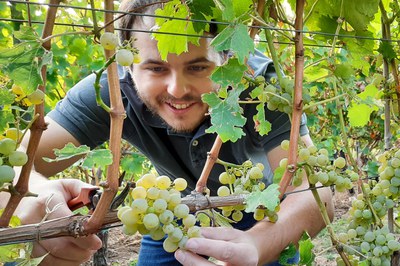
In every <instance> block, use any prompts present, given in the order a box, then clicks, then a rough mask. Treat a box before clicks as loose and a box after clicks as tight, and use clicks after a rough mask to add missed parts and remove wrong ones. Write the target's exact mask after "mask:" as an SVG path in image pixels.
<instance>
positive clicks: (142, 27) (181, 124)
mask: <svg viewBox="0 0 400 266" xmlns="http://www.w3.org/2000/svg"><path fill="white" fill-rule="evenodd" d="M157 2H158V1H155V0H126V1H123V3H122V4H121V9H122V10H123V11H125V12H128V11H130V10H135V12H141V13H146V14H154V10H155V9H156V8H158V7H159V6H160V5H159V4H155V5H154V3H157ZM140 7H142V8H140ZM153 26H154V20H153V19H152V18H148V17H147V18H146V17H143V16H140V17H139V16H136V15H135V14H134V13H131V14H129V15H127V16H125V17H124V18H123V19H122V21H121V24H120V28H122V29H124V28H125V29H134V30H135V31H123V32H121V39H122V40H130V39H131V38H134V39H135V41H134V42H133V45H134V46H135V48H137V49H138V51H139V57H140V59H141V62H140V63H138V64H134V65H132V66H130V67H127V68H120V69H119V76H120V86H121V93H122V98H123V104H124V106H125V110H126V119H125V121H124V128H123V138H124V139H126V140H127V141H129V142H130V143H131V144H132V145H134V146H135V147H136V148H138V149H139V150H140V151H141V152H142V153H143V154H144V155H146V156H147V157H148V158H149V159H150V160H151V162H152V163H153V165H154V167H155V168H156V170H157V172H158V173H159V174H160V175H167V176H169V177H171V178H172V179H173V178H177V177H183V178H185V179H186V180H187V182H188V186H189V188H188V190H187V191H186V193H190V190H193V189H194V188H195V185H196V182H197V179H198V177H199V176H200V174H201V171H202V169H203V167H204V164H205V161H206V159H207V152H208V151H209V150H210V149H211V147H212V144H213V142H214V140H215V137H216V136H215V135H214V134H207V133H206V132H205V131H206V129H207V128H208V127H210V125H211V123H210V118H209V117H208V116H207V111H208V106H207V105H206V104H205V103H203V102H202V101H201V96H202V95H203V94H205V93H209V92H211V91H213V90H216V89H217V86H215V85H214V84H213V83H212V82H211V80H210V79H209V77H210V75H211V73H212V72H213V70H214V69H215V67H216V66H219V65H221V64H222V63H223V62H224V60H225V59H226V54H225V53H217V52H216V51H215V50H214V49H212V48H211V47H209V42H210V39H209V38H202V39H201V40H200V45H198V46H196V45H193V44H189V47H188V48H189V49H188V51H187V52H185V53H182V54H180V55H176V54H169V55H168V56H167V59H166V60H165V61H164V60H161V57H160V54H159V52H158V50H157V41H156V40H154V39H152V38H151V36H150V35H149V34H147V33H143V32H142V33H139V32H137V31H138V30H139V31H148V30H150V29H151V28H152V27H153ZM209 34H211V35H212V34H214V33H212V32H210V33H209ZM248 65H249V66H250V67H251V68H252V71H253V72H254V73H255V75H263V76H264V77H265V78H266V79H267V80H268V79H269V78H271V77H273V76H275V73H274V67H273V65H272V62H271V60H270V59H269V58H267V57H265V56H264V55H263V54H261V53H259V52H256V53H255V54H254V55H252V56H250V58H249V60H248ZM94 80H95V77H94V75H91V76H89V77H87V78H85V79H83V80H82V81H81V82H79V83H78V84H77V85H76V86H75V87H73V88H72V89H71V90H70V91H69V92H68V94H67V96H66V97H65V99H63V100H62V101H61V102H60V103H58V105H57V107H56V109H55V110H53V111H52V112H50V113H49V114H48V116H47V118H46V120H47V121H48V123H49V126H48V130H46V131H45V132H44V135H43V137H42V140H41V142H40V145H39V148H38V154H37V156H36V161H35V167H36V170H37V171H38V172H40V173H42V174H43V175H45V176H50V175H53V174H55V173H57V172H59V171H62V170H63V169H64V168H65V167H67V166H68V165H70V164H71V163H72V162H73V160H70V161H67V162H64V161H63V162H57V163H51V164H48V163H46V162H44V161H43V160H42V157H53V156H54V154H53V149H54V148H62V147H63V146H64V145H65V144H66V143H68V142H72V143H74V144H75V145H81V144H85V145H88V146H90V147H92V148H94V147H96V146H98V145H100V144H101V143H103V142H104V141H107V140H108V138H109V132H110V118H109V114H108V113H107V112H105V111H104V110H103V109H102V108H101V107H98V106H97V104H96V100H95V92H94V88H93V83H94ZM100 83H101V85H102V89H101V97H102V98H103V100H104V102H105V103H106V104H109V92H108V84H107V74H106V73H105V74H104V75H103V76H102V78H101V81H100ZM243 111H244V116H245V117H246V118H247V123H246V125H245V126H244V128H243V130H244V132H245V134H246V136H245V137H243V138H241V139H239V140H238V141H237V142H235V143H232V142H227V143H224V144H223V146H222V148H221V151H220V154H219V157H220V158H221V159H222V160H224V161H228V162H232V163H235V164H241V163H243V162H244V161H246V160H247V159H251V160H252V161H253V162H254V163H263V164H264V165H265V169H264V177H265V178H264V181H265V183H266V185H269V184H270V183H271V181H272V172H273V170H274V169H275V168H276V167H277V166H278V165H279V161H280V160H281V159H282V158H284V157H286V152H285V151H283V150H282V149H281V148H280V146H279V144H280V143H281V141H282V140H284V139H288V138H289V135H290V121H289V117H288V115H287V114H284V113H280V112H272V111H269V110H267V109H266V110H265V112H266V117H267V119H268V121H270V122H271V124H272V130H271V132H270V133H269V134H268V135H267V136H260V135H259V134H258V133H257V132H255V130H254V122H253V120H252V117H253V115H254V114H255V112H256V110H255V106H254V105H246V106H243ZM300 132H301V134H302V135H303V136H306V137H307V136H308V130H307V127H306V125H305V121H303V123H302V125H301V128H300ZM223 170H224V169H223V167H222V166H220V165H216V166H215V167H214V168H213V170H212V173H211V176H210V178H209V182H208V187H209V188H210V190H211V193H212V194H215V192H216V190H217V188H218V187H219V185H220V184H219V181H218V175H219V173H221V172H222V171H223ZM41 180H42V179H41ZM41 182H42V181H41ZM76 182H77V181H76ZM76 182H73V181H71V182H70V183H66V184H65V185H64V190H65V187H67V188H69V187H70V186H72V185H74V186H75V188H76V187H79V186H82V185H81V184H77V183H76ZM303 183H304V185H303V186H302V187H299V188H296V189H302V188H304V187H306V182H303ZM46 184H48V186H53V187H54V185H52V184H57V183H54V182H53V183H50V182H47V183H46V182H42V187H43V186H45V185H46ZM55 189H57V187H56V188H55ZM293 189H294V188H289V190H293ZM67 191H69V190H67ZM74 191H75V190H74ZM60 193H61V195H64V197H63V198H60V199H59V200H58V201H60V202H63V203H65V201H68V199H70V198H71V197H72V196H73V194H74V193H69V194H67V195H66V193H64V192H62V191H60ZM320 193H321V198H322V199H323V201H324V202H325V203H326V205H327V206H328V209H329V210H330V213H332V202H331V194H330V191H329V189H326V190H323V189H322V190H320ZM55 203H57V202H55ZM31 206H33V204H31ZM234 227H235V228H231V229H228V228H205V229H204V230H203V231H202V235H203V237H204V238H195V239H190V240H189V241H188V242H187V246H186V250H178V251H177V252H176V253H175V254H171V253H167V252H165V251H164V250H163V247H162V241H154V240H152V239H151V238H150V237H148V236H144V237H143V240H142V246H141V250H140V254H139V261H138V265H180V264H181V263H182V264H184V265H212V264H213V263H211V262H210V261H208V260H207V259H206V258H205V257H207V256H212V257H214V258H216V259H218V260H220V261H221V262H222V263H225V264H226V265H257V264H261V265H262V264H268V263H275V262H274V261H275V260H276V259H277V258H278V256H279V254H280V253H281V251H282V250H283V249H285V248H286V247H287V245H288V244H289V243H296V242H297V241H298V240H299V238H300V237H301V235H302V233H303V232H304V231H307V232H309V233H310V234H311V235H315V234H317V233H318V232H319V231H320V230H321V229H322V228H323V227H324V222H323V220H322V217H321V215H320V213H319V210H318V207H317V205H316V203H315V202H314V199H313V196H312V194H311V193H308V192H304V193H296V194H292V195H290V196H288V197H287V198H286V199H285V200H284V201H283V202H282V204H281V211H280V212H279V220H278V221H277V222H276V223H270V222H268V221H267V220H265V221H260V222H256V221H255V220H254V219H253V218H252V215H247V216H245V217H244V219H243V220H242V221H241V222H239V223H237V224H235V225H234ZM90 240H91V241H92V243H95V244H92V245H91V246H90V247H91V249H93V248H95V247H97V246H98V239H95V238H93V237H92V238H90ZM66 241H67V240H65V239H60V240H58V241H57V240H53V241H52V242H47V241H42V242H40V243H37V244H36V245H35V247H36V248H35V249H34V253H35V255H36V256H38V255H42V254H44V253H46V252H49V254H50V255H49V256H48V258H47V259H46V261H45V262H44V264H46V263H47V265H56V264H57V263H58V264H59V265H74V264H73V263H71V261H73V262H78V261H82V260H83V259H84V258H86V257H85V256H87V254H88V253H89V252H90V251H88V250H86V253H85V256H83V255H82V254H80V253H79V250H80V247H83V246H84V245H82V242H78V243H71V242H66ZM77 241H79V240H77ZM86 241H87V240H86ZM67 250H73V252H72V253H69V254H71V256H70V257H68V258H66V257H65V256H64V255H62V252H61V251H65V252H67ZM82 250H83V251H84V249H83V248H82ZM270 265H276V264H270Z"/></svg>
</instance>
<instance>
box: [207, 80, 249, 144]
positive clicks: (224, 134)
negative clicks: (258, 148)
mask: <svg viewBox="0 0 400 266" xmlns="http://www.w3.org/2000/svg"><path fill="white" fill-rule="evenodd" d="M243 90H244V86H243V85H242V84H239V86H238V87H237V88H235V89H232V90H230V91H229V92H228V96H227V97H226V98H225V99H221V98H219V97H218V95H217V94H216V93H215V92H211V93H208V94H204V95H203V97H202V99H203V101H204V102H205V103H207V104H208V106H209V113H210V115H211V124H212V126H211V127H209V128H208V129H207V130H206V132H207V133H217V134H218V135H219V136H220V138H221V140H222V141H223V142H226V141H228V140H230V141H232V142H236V141H237V140H238V139H239V138H241V137H242V136H244V135H245V134H244V132H243V129H242V127H243V126H244V124H245V123H246V118H244V117H243V116H242V113H243V109H242V108H241V107H240V106H239V103H238V98H239V95H240V93H241V92H242V91H243Z"/></svg>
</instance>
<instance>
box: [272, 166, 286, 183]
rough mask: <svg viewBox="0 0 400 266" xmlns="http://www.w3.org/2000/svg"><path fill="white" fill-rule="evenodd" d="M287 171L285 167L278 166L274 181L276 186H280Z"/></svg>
mask: <svg viewBox="0 0 400 266" xmlns="http://www.w3.org/2000/svg"><path fill="white" fill-rule="evenodd" d="M285 170H286V168H285V167H280V166H278V167H277V168H275V171H274V181H273V182H274V184H278V183H279V182H280V181H281V179H282V177H283V174H284V173H285Z"/></svg>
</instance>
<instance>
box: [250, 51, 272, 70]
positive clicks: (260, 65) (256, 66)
mask: <svg viewBox="0 0 400 266" xmlns="http://www.w3.org/2000/svg"><path fill="white" fill-rule="evenodd" d="M247 64H248V65H249V66H250V67H251V68H252V69H253V71H254V76H260V75H263V76H265V75H266V74H267V72H268V71H272V70H273V71H274V68H273V67H271V66H273V62H272V59H271V58H269V57H267V56H266V55H265V54H264V53H262V52H261V51H259V50H255V51H254V53H253V54H250V56H249V60H248V61H247Z"/></svg>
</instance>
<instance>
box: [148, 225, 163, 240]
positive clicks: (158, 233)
mask: <svg viewBox="0 0 400 266" xmlns="http://www.w3.org/2000/svg"><path fill="white" fill-rule="evenodd" d="M164 236H165V233H164V231H163V229H162V227H157V229H154V230H151V231H150V237H151V239H153V240H155V241H158V240H161V239H163V238H164Z"/></svg>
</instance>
